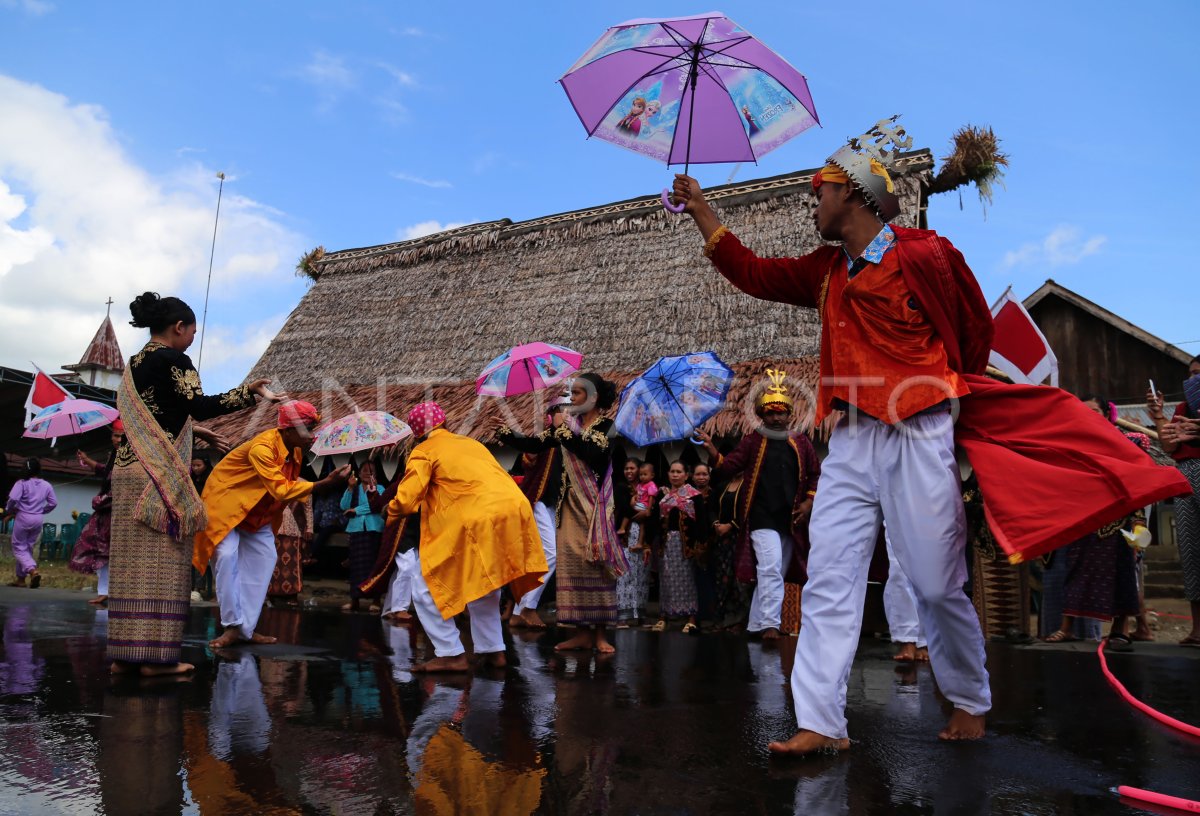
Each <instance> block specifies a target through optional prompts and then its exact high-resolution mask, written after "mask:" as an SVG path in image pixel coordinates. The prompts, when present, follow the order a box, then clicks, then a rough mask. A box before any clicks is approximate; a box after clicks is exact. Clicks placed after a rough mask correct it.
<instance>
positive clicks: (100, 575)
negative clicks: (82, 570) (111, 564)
mask: <svg viewBox="0 0 1200 816" xmlns="http://www.w3.org/2000/svg"><path fill="white" fill-rule="evenodd" d="M96 594H97V595H107V594H108V564H105V565H104V566H103V567H98V568H97V569H96Z"/></svg>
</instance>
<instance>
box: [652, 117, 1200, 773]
mask: <svg viewBox="0 0 1200 816" xmlns="http://www.w3.org/2000/svg"><path fill="white" fill-rule="evenodd" d="M911 144H912V139H911V137H905V134H904V131H903V128H900V127H898V126H896V125H895V119H894V118H893V119H892V120H890V121H889V120H883V121H881V122H879V123H877V124H876V125H875V127H873V128H872V129H871V132H870V133H867V134H864V135H863V136H862V137H860V138H859V139H855V140H854V141H853V142H852V143H851V144H850V145H848V146H846V147H844V148H842V149H841V150H839V151H838V152H837V153H835V154H834V155H833V156H831V157H830V159H829V161H828V164H827V165H826V167H824V168H823V169H822V170H821V171H820V172H818V173H817V174H816V175H815V176H814V178H813V188H814V190H815V192H816V196H817V208H816V212H815V214H814V216H815V219H816V225H817V230H818V232H819V233H820V234H821V237H823V238H825V239H827V240H831V241H832V240H836V241H841V242H842V244H843V246H842V247H841V248H838V247H832V246H824V247H821V248H819V249H817V250H816V251H815V252H812V253H810V254H809V255H806V256H804V257H801V258H770V259H760V258H758V257H756V256H755V255H754V254H753V253H751V252H750V251H749V250H747V249H746V248H745V247H743V246H742V244H741V242H740V241H738V239H737V238H736V237H735V236H734V235H733V234H732V233H730V232H729V231H728V230H727V229H726V228H725V227H723V226H721V222H720V221H719V220H718V219H717V216H716V214H715V213H714V212H713V210H712V209H711V208H710V207H709V206H708V204H707V203H706V202H705V201H704V196H703V194H702V193H701V191H700V186H699V185H698V184H697V183H696V181H695V179H691V178H688V177H686V176H677V177H676V179H675V189H674V195H675V199H676V200H677V201H683V202H684V205H685V208H686V209H687V210H688V212H690V213H691V214H692V216H693V218H694V219H695V221H696V225H697V227H699V229H700V232H701V234H703V236H704V239H705V243H706V249H707V251H708V254H709V256H710V257H711V258H712V260H713V262H714V263H715V264H716V266H717V268H718V269H719V270H720V271H721V273H722V274H723V275H725V277H727V278H728V279H729V280H730V281H731V282H733V283H734V285H736V286H737V287H738V288H740V289H742V290H743V291H745V292H747V293H749V294H751V295H754V296H756V297H760V298H764V299H767V300H776V301H780V302H784V303H792V304H796V305H800V306H808V307H816V308H818V309H820V311H821V383H820V392H819V395H818V400H817V406H816V408H817V416H816V419H817V420H818V421H820V420H821V419H823V418H824V417H825V416H827V415H828V414H829V412H830V411H831V410H832V409H834V408H841V409H843V410H846V411H848V416H847V417H846V418H845V419H844V420H843V421H842V422H840V423H838V426H837V427H836V428H835V429H834V431H833V435H832V438H831V439H830V443H829V457H828V458H827V459H826V460H825V462H824V463H823V469H822V478H821V491H820V493H819V494H818V495H817V499H816V502H815V504H814V506H813V520H812V525H811V527H810V535H811V539H812V550H811V553H810V555H809V562H808V569H809V581H808V584H806V585H805V587H804V595H803V598H802V606H803V609H804V626H803V627H802V628H801V630H800V641H799V643H798V644H797V647H796V663H795V666H794V668H793V670H792V691H793V699H794V700H795V702H796V714H797V719H798V720H799V723H800V729H801V730H800V732H799V733H798V734H796V736H795V737H793V738H792V739H790V740H788V741H787V742H786V743H773V744H772V745H771V746H770V747H771V749H772V750H773V751H776V752H781V753H809V752H812V751H815V750H821V749H834V750H839V749H845V748H847V747H849V740H848V739H847V738H846V718H845V712H844V710H843V709H844V707H845V706H844V702H843V701H844V700H845V699H846V677H847V675H848V674H849V671H850V664H851V662H852V661H853V659H854V650H855V646H856V643H857V640H858V634H859V630H860V629H861V627H862V605H863V597H864V594H865V592H866V575H867V567H868V564H869V562H870V558H871V552H872V548H873V547H874V544H875V539H876V536H877V534H878V530H879V524H880V522H881V521H883V520H884V519H886V521H887V525H888V529H889V530H890V533H891V536H892V544H893V545H894V548H895V551H896V556H897V558H898V560H899V561H900V564H901V566H902V567H903V568H904V572H905V574H906V575H907V576H908V578H909V579H910V580H911V581H912V584H913V589H914V591H915V592H916V594H917V608H918V612H919V614H920V616H921V621H922V623H923V624H924V626H925V630H926V636H927V637H928V639H929V656H930V660H931V662H932V664H933V670H934V675H935V677H936V679H937V682H938V686H939V687H940V688H941V690H942V692H943V693H944V694H945V696H946V697H947V698H948V699H949V700H950V701H951V703H952V704H953V705H954V713H953V715H952V716H951V718H950V723H949V725H948V726H947V727H946V729H945V730H943V731H942V733H941V735H940V736H941V737H942V738H943V739H976V738H978V737H981V736H983V727H984V723H983V716H984V713H985V712H986V711H987V710H988V708H989V707H990V706H991V693H990V690H989V688H988V679H987V672H986V671H985V670H984V666H983V664H984V652H983V635H982V632H981V631H980V628H979V620H978V618H977V617H976V615H975V612H974V609H973V608H972V605H971V602H970V599H968V598H967V596H966V595H965V594H964V592H963V590H962V585H963V582H964V581H965V579H966V565H965V562H964V559H963V552H964V549H965V546H966V524H965V519H964V513H963V503H962V495H961V493H960V486H959V472H958V466H957V462H956V460H955V453H954V444H955V442H956V441H957V442H958V444H959V445H961V446H962V447H963V449H964V451H965V452H966V453H967V455H968V456H969V457H970V460H971V464H972V465H973V466H974V468H975V474H976V476H977V477H978V479H979V486H980V489H981V490H982V491H983V493H984V495H986V496H987V497H988V516H989V523H990V527H991V529H992V533H993V535H994V536H995V537H996V540H997V542H999V543H1000V544H1001V546H1002V547H1004V548H1005V549H1006V551H1007V552H1009V553H1011V554H1012V557H1014V558H1018V559H1019V558H1025V557H1029V556H1035V555H1040V554H1041V553H1043V552H1046V551H1048V550H1051V549H1053V548H1055V547H1058V546H1061V545H1063V544H1065V543H1067V542H1069V541H1071V540H1073V539H1075V538H1078V537H1079V536H1080V535H1082V534H1083V533H1085V532H1087V530H1088V528H1089V527H1090V528H1093V529H1094V528H1095V524H1096V521H1097V520H1102V521H1107V520H1112V519H1115V518H1120V517H1121V516H1124V515H1126V514H1127V513H1129V512H1131V511H1132V510H1134V509H1135V508H1137V507H1138V506H1141V505H1145V504H1148V503H1150V502H1154V501H1159V500H1161V499H1163V498H1166V497H1168V496H1176V495H1180V494H1181V493H1183V492H1184V491H1186V490H1188V486H1187V483H1186V480H1185V479H1183V478H1182V477H1180V476H1179V475H1178V474H1177V473H1175V472H1173V471H1172V470H1171V469H1170V468H1162V467H1157V466H1154V465H1153V464H1152V463H1147V461H1146V458H1145V456H1144V455H1143V454H1141V453H1140V452H1139V451H1137V450H1135V449H1134V448H1133V447H1132V446H1130V445H1129V444H1128V443H1127V442H1125V441H1124V440H1122V439H1119V438H1116V437H1115V436H1114V435H1113V433H1112V429H1111V427H1109V426H1107V424H1106V423H1105V422H1104V420H1102V419H1101V418H1099V417H1097V416H1096V415H1095V414H1092V413H1091V412H1089V411H1088V410H1087V409H1086V408H1084V407H1083V406H1082V405H1081V404H1080V403H1079V402H1078V400H1076V399H1075V398H1074V397H1072V396H1071V395H1070V394H1066V393H1065V392H1063V391H1060V390H1059V389H1057V388H1041V387H1038V386H1022V385H1006V384H1003V383H997V382H995V381H994V380H989V379H988V378H986V377H983V376H980V375H981V374H982V373H983V371H984V369H985V368H986V365H987V359H988V355H989V352H990V350H991V341H992V334H993V327H992V318H991V310H990V309H989V308H988V305H987V302H986V301H985V300H984V299H983V294H982V293H981V292H980V291H979V285H978V284H977V283H976V282H975V278H974V276H973V275H972V274H971V270H970V269H969V268H968V267H967V265H966V263H965V262H964V261H963V258H962V255H961V254H960V253H959V252H958V251H957V250H956V249H955V248H954V247H953V245H951V244H950V242H949V241H947V240H946V239H944V238H941V237H940V236H938V235H937V234H935V233H932V232H929V231H926V230H912V229H903V228H901V227H893V226H889V225H888V224H887V223H886V222H887V221H888V220H890V219H892V218H894V217H895V216H897V215H898V214H899V212H900V200H899V198H898V197H897V196H896V194H895V189H894V186H893V183H892V179H891V177H890V175H889V173H888V170H887V168H886V167H885V166H884V165H883V164H882V162H883V161H891V160H893V159H894V158H895V156H896V154H897V152H898V150H899V149H900V148H902V147H908V146H910V145H911ZM960 397H961V398H962V399H961V400H959V399H958V398H960ZM956 402H957V405H958V407H959V409H960V413H959V417H958V424H957V427H956V426H955V423H954V420H953V418H952V415H951V411H950V407H951V405H953V404H955V403H956ZM1052 414H1053V415H1055V422H1053V423H1050V422H1046V421H1045V417H1047V416H1050V415H1052Z"/></svg>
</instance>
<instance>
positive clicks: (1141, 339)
mask: <svg viewBox="0 0 1200 816" xmlns="http://www.w3.org/2000/svg"><path fill="white" fill-rule="evenodd" d="M1024 302H1025V308H1026V309H1028V310H1029V315H1030V316H1031V317H1032V318H1033V321H1034V322H1035V323H1037V325H1038V328H1040V329H1041V330H1042V334H1044V335H1045V336H1046V340H1047V341H1048V342H1049V343H1050V348H1052V349H1054V353H1055V355H1056V356H1057V357H1058V368H1059V385H1060V386H1061V387H1062V388H1064V389H1065V390H1067V391H1070V392H1071V393H1073V394H1084V393H1099V394H1102V395H1103V396H1105V397H1106V398H1108V399H1110V400H1112V401H1113V402H1116V403H1117V404H1118V405H1121V406H1129V408H1130V409H1131V411H1130V413H1131V415H1130V416H1129V417H1128V418H1129V419H1131V420H1133V421H1135V422H1139V423H1141V424H1143V425H1145V424H1147V422H1148V421H1149V418H1148V417H1147V416H1146V415H1145V412H1144V411H1142V412H1140V413H1138V411H1140V407H1141V405H1142V404H1143V403H1144V402H1145V395H1146V389H1147V388H1148V387H1149V384H1148V383H1147V380H1154V383H1155V386H1156V387H1157V388H1158V389H1159V390H1161V391H1163V392H1165V393H1166V395H1167V397H1168V400H1174V401H1175V402H1178V401H1179V400H1180V399H1182V398H1183V386H1182V383H1183V381H1184V380H1185V379H1187V370H1188V363H1189V362H1190V361H1191V359H1192V356H1193V355H1191V354H1189V353H1188V352H1186V351H1184V350H1183V349H1181V348H1179V347H1178V346H1174V345H1171V344H1170V343H1168V342H1167V341H1166V340H1162V339H1160V338H1158V337H1155V336H1154V335H1153V334H1150V332H1148V331H1146V330H1145V329H1142V328H1140V327H1139V326H1135V325H1134V324H1133V323H1130V322H1129V321H1128V320H1126V319H1125V318H1123V317H1120V316H1119V315H1116V314H1113V313H1112V312H1110V311H1109V310H1108V309H1105V308H1104V307H1103V306H1100V305H1098V304H1096V303H1093V302H1092V301H1090V300H1088V299H1087V298H1085V297H1083V296H1082V295H1080V294H1077V293H1075V292H1072V291H1071V290H1070V289H1068V288H1067V287H1065V286H1063V285H1061V284H1059V283H1055V282H1054V281H1053V280H1048V281H1046V282H1045V283H1044V284H1043V285H1042V286H1041V287H1039V288H1038V290H1037V291H1036V292H1034V293H1033V294H1031V295H1030V296H1029V297H1027V298H1025V301H1024Z"/></svg>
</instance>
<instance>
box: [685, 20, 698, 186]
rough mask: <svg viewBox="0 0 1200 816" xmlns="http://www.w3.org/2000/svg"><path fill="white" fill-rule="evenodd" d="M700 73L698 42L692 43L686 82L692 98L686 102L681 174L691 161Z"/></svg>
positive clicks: (686, 169)
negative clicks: (693, 124)
mask: <svg viewBox="0 0 1200 816" xmlns="http://www.w3.org/2000/svg"><path fill="white" fill-rule="evenodd" d="M699 74H700V43H693V45H692V70H691V73H690V75H689V76H688V84H689V85H690V86H691V89H692V99H691V102H690V103H689V104H688V132H687V146H686V147H684V149H683V174H684V175H685V176H686V175H687V174H688V169H689V167H690V166H691V163H692V123H693V122H695V121H696V80H697V79H698V78H699Z"/></svg>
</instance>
